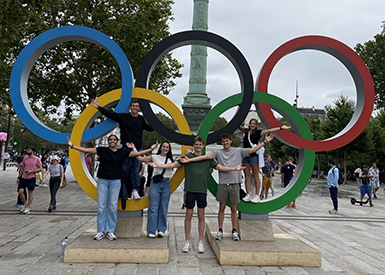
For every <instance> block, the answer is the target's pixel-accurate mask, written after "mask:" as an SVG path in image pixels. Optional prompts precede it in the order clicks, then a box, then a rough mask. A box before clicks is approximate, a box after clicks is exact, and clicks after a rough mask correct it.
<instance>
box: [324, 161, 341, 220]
mask: <svg viewBox="0 0 385 275" xmlns="http://www.w3.org/2000/svg"><path fill="white" fill-rule="evenodd" d="M328 165H329V167H330V169H329V172H328V175H327V176H326V175H324V178H326V179H327V183H328V188H329V192H330V198H331V199H332V201H333V210H330V211H329V214H338V188H339V184H338V178H339V176H340V171H339V170H338V168H337V167H336V163H335V161H334V160H333V159H329V162H328Z"/></svg>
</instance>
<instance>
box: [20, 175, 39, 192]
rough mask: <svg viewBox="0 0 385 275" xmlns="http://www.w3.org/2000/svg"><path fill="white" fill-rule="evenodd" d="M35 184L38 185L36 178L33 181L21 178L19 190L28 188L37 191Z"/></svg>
mask: <svg viewBox="0 0 385 275" xmlns="http://www.w3.org/2000/svg"><path fill="white" fill-rule="evenodd" d="M35 183H36V178H32V179H23V178H21V179H20V181H19V189H26V188H28V190H35Z"/></svg>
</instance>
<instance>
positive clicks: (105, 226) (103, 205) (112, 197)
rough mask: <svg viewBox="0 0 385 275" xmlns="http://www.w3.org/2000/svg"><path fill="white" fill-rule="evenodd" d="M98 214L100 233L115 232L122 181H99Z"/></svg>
mask: <svg viewBox="0 0 385 275" xmlns="http://www.w3.org/2000/svg"><path fill="white" fill-rule="evenodd" d="M97 191H98V213H97V216H96V217H97V219H96V221H97V225H98V233H99V232H104V231H106V232H112V233H113V232H114V231H115V227H116V220H117V216H118V200H119V191H120V179H113V180H108V179H101V178H99V179H98V188H97Z"/></svg>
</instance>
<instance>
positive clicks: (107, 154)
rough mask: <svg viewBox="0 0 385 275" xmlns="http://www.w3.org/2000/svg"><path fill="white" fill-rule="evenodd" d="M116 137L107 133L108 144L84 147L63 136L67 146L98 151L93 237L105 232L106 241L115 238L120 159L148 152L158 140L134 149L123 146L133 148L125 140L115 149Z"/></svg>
mask: <svg viewBox="0 0 385 275" xmlns="http://www.w3.org/2000/svg"><path fill="white" fill-rule="evenodd" d="M118 140H119V139H118V137H117V136H116V135H110V136H109V137H108V147H97V148H84V147H81V146H76V145H73V144H72V142H71V140H70V139H69V138H68V137H67V144H68V146H70V147H71V149H74V150H77V151H80V152H83V153H88V154H98V155H99V160H100V163H99V169H98V174H97V177H98V184H97V194H98V213H97V216H96V222H97V230H98V233H97V234H96V235H95V237H94V240H97V241H99V240H101V239H103V238H104V237H106V236H107V238H108V239H109V240H110V241H113V240H116V239H117V237H116V236H115V234H114V231H115V227H116V221H117V216H118V200H119V191H120V186H121V177H122V175H121V174H122V165H123V163H124V161H125V160H126V159H127V157H136V156H139V155H141V154H146V153H149V152H151V151H152V150H154V149H155V148H156V147H157V146H158V144H154V145H152V146H151V148H150V149H147V150H143V151H141V152H134V151H130V150H129V149H127V148H130V149H133V148H135V145H134V144H133V143H128V142H127V143H126V147H122V148H120V149H118V148H117V144H118Z"/></svg>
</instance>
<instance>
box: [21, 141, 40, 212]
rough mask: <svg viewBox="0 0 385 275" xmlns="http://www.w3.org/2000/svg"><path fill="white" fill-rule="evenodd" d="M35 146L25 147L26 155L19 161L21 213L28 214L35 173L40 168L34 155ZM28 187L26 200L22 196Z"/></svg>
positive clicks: (38, 161)
mask: <svg viewBox="0 0 385 275" xmlns="http://www.w3.org/2000/svg"><path fill="white" fill-rule="evenodd" d="M35 152H36V151H35V148H34V147H32V146H30V147H28V149H27V156H26V157H24V158H23V161H22V162H21V168H20V171H19V176H18V177H17V183H18V185H19V195H20V198H21V200H22V201H23V207H22V208H21V210H20V212H21V213H23V214H29V213H30V211H31V205H32V201H33V190H35V185H36V176H35V173H39V172H41V170H42V165H41V160H40V158H38V157H36V156H35ZM26 188H28V202H27V200H26V199H25V197H24V190H25V189H26Z"/></svg>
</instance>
